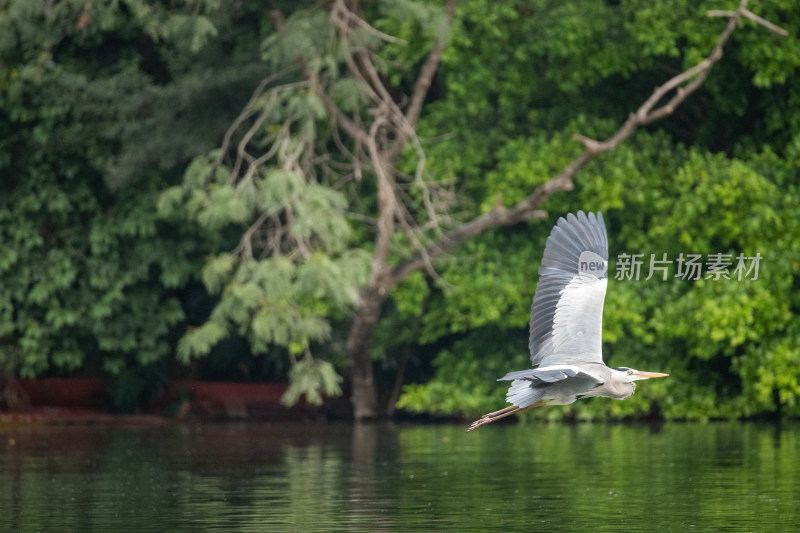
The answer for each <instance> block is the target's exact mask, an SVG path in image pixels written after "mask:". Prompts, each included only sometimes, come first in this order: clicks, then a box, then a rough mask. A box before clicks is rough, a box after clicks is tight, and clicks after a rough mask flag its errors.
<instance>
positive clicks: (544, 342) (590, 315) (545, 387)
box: [467, 211, 669, 431]
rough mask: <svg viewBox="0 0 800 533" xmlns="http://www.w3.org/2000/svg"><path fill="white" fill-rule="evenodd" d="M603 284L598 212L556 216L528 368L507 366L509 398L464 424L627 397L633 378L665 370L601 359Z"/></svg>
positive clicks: (604, 241) (604, 246)
mask: <svg viewBox="0 0 800 533" xmlns="http://www.w3.org/2000/svg"><path fill="white" fill-rule="evenodd" d="M607 285H608V235H607V234H606V225H605V222H604V221H603V215H602V213H597V214H596V215H595V214H594V213H589V215H588V216H587V215H586V214H585V213H584V212H583V211H578V215H577V216H576V215H573V214H572V213H570V214H569V215H567V218H566V219H565V218H563V217H562V218H559V219H558V223H557V224H556V225H555V226H554V227H553V230H552V232H551V233H550V236H549V237H548V238H547V243H546V245H545V248H544V256H543V257H542V264H541V266H540V267H539V284H538V286H537V287H536V293H535V294H534V296H533V304H532V305H531V323H530V338H529V343H528V347H529V348H530V352H531V363H532V364H533V367H534V368H531V369H529V370H518V371H516V372H509V373H508V374H506V375H505V376H503V377H502V378H500V379H499V380H498V381H511V386H510V387H509V389H508V394H507V395H506V401H507V402H508V403H510V404H511V405H510V406H508V407H506V408H504V409H500V410H499V411H495V412H493V413H488V414H485V415H483V417H481V418H480V419H478V420H476V421H475V422H473V423H472V425H471V426H470V427H469V429H468V430H467V431H472V430H475V429H478V428H479V427H481V426H483V425H485V424H489V423H490V422H494V421H495V420H500V419H501V418H505V417H507V416H510V415H513V414H516V413H519V412H520V411H524V410H525V409H531V408H533V407H540V406H542V405H569V404H571V403H573V402H574V401H575V400H578V399H580V398H586V397H592V396H602V397H604V398H613V399H615V400H625V399H626V398H630V397H631V395H632V394H633V392H634V390H636V384H635V383H634V382H635V381H638V380H640V379H648V378H662V377H665V376H668V375H669V374H662V373H659V372H643V371H640V370H634V369H633V368H628V367H617V368H610V367H608V366H606V364H605V363H604V362H603V353H602V331H603V327H602V324H603V300H604V299H605V296H606V286H607Z"/></svg>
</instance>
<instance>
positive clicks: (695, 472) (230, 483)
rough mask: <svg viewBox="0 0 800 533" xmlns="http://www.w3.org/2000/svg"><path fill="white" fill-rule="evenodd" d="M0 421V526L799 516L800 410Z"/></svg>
mask: <svg viewBox="0 0 800 533" xmlns="http://www.w3.org/2000/svg"><path fill="white" fill-rule="evenodd" d="M465 429H466V424H461V425H425V426H408V425H392V424H366V425H351V424H345V423H332V424H327V423H322V424H300V423H270V424H201V425H178V424H176V425H167V426H155V427H149V426H144V427H118V426H103V425H97V426H65V427H52V426H51V427H47V426H28V427H19V426H18V427H7V428H0V531H14V532H29V531H30V532H32V531H44V532H51V531H59V532H62V531H64V532H66V531H82V532H84V531H102V532H112V531H119V532H127V531H131V532H143V531H169V532H182V531H192V532H194V531H302V532H306V531H365V532H370V531H436V530H439V531H586V532H596V531H614V532H617V531H759V532H760V531H797V530H798V528H800V466H798V465H800V426H798V425H795V424H792V425H783V426H778V425H767V424H764V425H761V424H738V423H716V424H665V425H661V426H640V425H606V424H578V425H558V424H527V425H521V424H519V425H495V426H487V427H484V428H481V429H480V430H478V431H476V432H473V433H466V432H465Z"/></svg>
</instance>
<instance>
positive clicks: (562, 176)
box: [387, 0, 787, 289]
mask: <svg viewBox="0 0 800 533" xmlns="http://www.w3.org/2000/svg"><path fill="white" fill-rule="evenodd" d="M747 2H748V0H741V2H740V4H739V7H738V8H737V9H736V10H735V11H731V12H724V14H723V13H722V12H709V13H708V15H709V16H726V17H729V20H728V24H727V25H726V27H725V29H724V30H723V31H722V33H721V34H720V36H719V38H718V39H717V42H716V44H715V45H714V48H713V49H712V50H711V53H710V54H709V55H708V56H707V57H706V58H705V59H703V61H701V62H700V63H698V64H697V65H695V66H694V67H691V68H689V69H687V70H686V71H684V72H681V73H680V74H678V75H676V76H674V77H673V78H671V79H669V80H668V81H667V82H666V83H664V84H663V85H661V86H659V87H656V88H655V89H654V91H653V93H652V94H651V95H650V97H649V98H648V99H647V100H646V101H645V102H644V103H643V104H642V105H641V106H640V107H639V108H638V109H637V110H636V112H634V113H631V114H630V116H629V117H628V119H627V120H626V121H625V122H624V123H623V124H622V126H620V128H619V129H618V130H617V131H616V133H614V135H612V136H611V137H610V138H609V139H607V140H605V141H596V140H594V139H589V138H587V137H584V136H582V135H575V139H576V140H577V141H580V142H581V143H583V145H584V147H585V150H584V151H583V153H582V154H581V155H579V156H578V157H576V158H575V159H574V160H572V162H570V163H569V164H568V165H567V166H566V167H565V168H564V169H563V170H562V171H561V172H559V173H558V175H556V176H554V177H553V178H551V179H550V180H549V181H547V182H545V183H544V184H543V185H540V186H539V187H537V188H536V189H535V190H534V191H533V192H532V193H531V194H529V195H528V196H527V197H526V198H525V199H523V200H522V201H520V202H519V203H517V204H515V205H514V206H512V207H510V208H506V207H504V206H502V205H498V206H495V207H494V208H492V209H491V210H490V211H488V212H487V213H484V214H482V215H479V216H477V217H475V218H473V219H472V220H469V221H467V222H465V223H463V224H461V225H460V226H458V227H456V228H454V229H452V230H451V231H449V232H447V233H446V234H444V235H442V236H441V237H440V238H439V239H438V240H437V241H436V242H434V243H433V244H432V245H431V246H430V247H428V248H427V249H426V250H424V251H423V252H419V251H418V252H416V253H414V254H412V255H411V257H409V258H408V259H405V260H403V261H401V262H400V263H398V264H397V265H396V266H395V267H394V268H393V269H392V271H391V273H390V276H389V279H388V280H387V289H388V288H391V287H394V286H395V285H396V284H397V283H399V282H400V281H402V280H403V279H404V278H405V277H406V276H408V275H409V274H411V273H412V272H415V271H417V270H419V269H421V268H423V267H425V266H426V264H427V263H428V262H429V261H430V259H432V258H436V257H438V256H440V255H442V254H444V253H446V252H447V251H449V250H451V249H453V248H455V247H456V246H457V245H459V244H461V243H462V242H464V241H466V240H468V239H470V238H472V237H474V236H476V235H478V234H479V233H481V232H483V231H485V230H488V229H490V228H494V227H500V226H510V225H514V224H518V223H520V222H525V221H527V220H532V219H537V218H543V217H544V216H546V214H545V212H544V211H542V210H540V209H539V207H540V206H541V205H542V204H543V203H544V202H545V201H546V200H547V199H549V198H550V197H551V196H552V195H553V194H555V193H556V192H559V191H568V190H571V189H572V188H573V179H574V178H575V176H576V175H577V174H578V172H579V171H580V170H581V169H582V168H583V167H584V166H586V164H588V163H589V162H590V161H592V160H593V159H594V158H595V157H597V156H598V155H599V154H600V153H602V152H606V151H609V150H613V149H615V148H616V147H617V146H619V144H620V143H622V142H623V141H625V140H626V139H627V138H628V137H630V136H631V134H633V132H634V131H636V129H637V128H638V127H639V126H643V125H647V124H649V123H651V122H654V121H656V120H659V119H662V118H664V117H667V116H669V115H671V114H672V113H673V112H674V111H675V109H677V107H678V106H679V105H680V104H681V103H683V102H684V101H685V100H686V98H687V97H688V96H689V95H690V94H692V93H693V92H694V91H696V90H697V89H698V88H699V87H700V86H701V85H702V84H703V82H704V81H705V79H706V78H707V77H708V73H709V72H710V71H711V69H712V68H713V66H714V65H715V64H716V63H717V62H718V61H719V60H720V59H721V58H722V50H723V48H724V46H725V44H726V43H727V42H728V40H729V38H730V36H731V34H732V33H733V32H734V30H735V29H736V25H737V24H738V22H739V20H740V19H741V18H742V17H746V18H748V19H750V20H754V21H755V22H757V23H758V24H760V25H762V26H764V27H766V28H768V29H770V30H771V31H775V32H776V33H779V34H781V35H786V34H787V33H786V30H783V29H782V28H780V27H778V26H776V25H774V24H772V23H771V22H769V21H766V20H764V19H762V18H761V17H758V16H757V15H755V14H753V13H751V12H750V11H748V10H747ZM672 91H674V94H672V96H671V97H669V99H668V101H667V102H666V103H665V104H663V105H662V106H661V107H657V108H656V107H655V106H656V105H657V104H658V103H659V102H661V101H662V100H663V99H664V98H665V97H667V96H668V95H669V94H670V92H672ZM654 108H655V109H654Z"/></svg>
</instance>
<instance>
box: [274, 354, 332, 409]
mask: <svg viewBox="0 0 800 533" xmlns="http://www.w3.org/2000/svg"><path fill="white" fill-rule="evenodd" d="M341 382H342V377H341V376H340V375H339V374H337V373H336V369H334V367H333V365H332V364H330V363H329V362H328V361H320V360H318V359H312V358H310V357H304V358H303V359H302V360H300V361H298V362H297V363H296V364H295V365H294V366H293V367H292V370H291V372H290V373H289V388H288V389H287V390H286V392H285V393H284V395H283V397H282V398H281V403H283V404H284V405H287V406H291V405H294V404H295V403H297V402H298V400H300V399H301V398H305V400H306V401H307V402H308V403H310V404H313V405H320V404H322V396H339V395H340V394H341V393H342V389H341V388H340V387H339V384H340V383H341Z"/></svg>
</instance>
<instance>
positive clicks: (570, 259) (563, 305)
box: [529, 211, 608, 368]
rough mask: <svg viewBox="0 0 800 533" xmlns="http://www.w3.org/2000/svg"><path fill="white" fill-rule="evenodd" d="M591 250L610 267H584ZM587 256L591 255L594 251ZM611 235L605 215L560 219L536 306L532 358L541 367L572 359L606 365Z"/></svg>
mask: <svg viewBox="0 0 800 533" xmlns="http://www.w3.org/2000/svg"><path fill="white" fill-rule="evenodd" d="M584 252H592V253H593V254H596V255H597V256H599V258H601V259H602V260H603V261H605V270H603V271H602V272H590V271H587V270H586V269H585V268H584V269H583V270H581V268H580V261H581V259H582V258H581V255H582V254H584ZM588 257H592V256H591V254H589V255H588ZM607 267H608V234H607V233H606V227H605V221H604V220H603V215H602V214H601V213H597V214H595V213H589V214H588V216H587V215H586V214H585V213H584V212H583V211H578V214H577V216H576V215H573V214H571V213H570V214H569V215H567V218H566V219H565V218H560V219H559V220H558V223H557V224H556V226H555V227H553V230H552V231H551V233H550V236H549V237H548V238H547V244H546V245H545V250H544V256H543V257H542V264H541V266H540V267H539V283H538V286H537V287H536V293H535V295H534V297H533V304H532V305H531V323H530V339H529V348H530V351H531V362H532V363H533V365H534V366H537V365H538V366H539V367H540V368H541V367H543V366H545V365H556V364H565V363H568V362H570V361H573V362H575V361H581V362H599V363H602V344H601V342H602V323H603V302H604V300H605V294H606V287H607V284H608V269H607Z"/></svg>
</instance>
